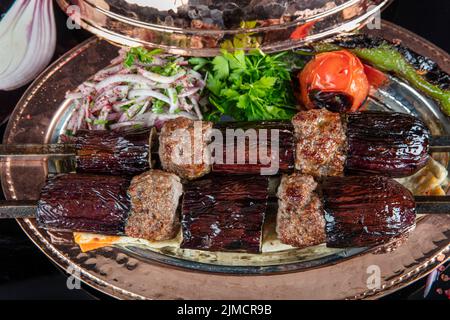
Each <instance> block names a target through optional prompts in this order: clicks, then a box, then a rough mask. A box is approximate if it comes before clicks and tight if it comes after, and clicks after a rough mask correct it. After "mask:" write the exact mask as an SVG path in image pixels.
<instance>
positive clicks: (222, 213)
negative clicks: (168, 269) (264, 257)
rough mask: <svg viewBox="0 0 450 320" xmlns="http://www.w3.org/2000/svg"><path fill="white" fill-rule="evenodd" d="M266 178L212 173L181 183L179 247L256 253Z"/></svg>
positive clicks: (265, 198)
mask: <svg viewBox="0 0 450 320" xmlns="http://www.w3.org/2000/svg"><path fill="white" fill-rule="evenodd" d="M267 200H268V178H267V177H263V176H234V177H227V176H212V177H208V178H203V179H201V180H197V181H193V182H190V183H188V184H187V185H186V186H185V193H184V199H183V205H182V219H181V226H182V231H183V241H182V243H181V248H183V249H196V250H208V251H235V252H248V253H259V252H260V250H261V239H262V226H263V223H264V219H265V213H266V210H267Z"/></svg>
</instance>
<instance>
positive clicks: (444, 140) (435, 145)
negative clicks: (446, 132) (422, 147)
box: [430, 136, 450, 152]
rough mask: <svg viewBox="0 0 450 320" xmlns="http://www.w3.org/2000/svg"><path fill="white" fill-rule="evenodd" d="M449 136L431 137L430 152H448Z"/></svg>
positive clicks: (449, 146) (449, 145) (449, 147)
mask: <svg viewBox="0 0 450 320" xmlns="http://www.w3.org/2000/svg"><path fill="white" fill-rule="evenodd" d="M449 151H450V136H437V137H432V138H431V141H430V152H449Z"/></svg>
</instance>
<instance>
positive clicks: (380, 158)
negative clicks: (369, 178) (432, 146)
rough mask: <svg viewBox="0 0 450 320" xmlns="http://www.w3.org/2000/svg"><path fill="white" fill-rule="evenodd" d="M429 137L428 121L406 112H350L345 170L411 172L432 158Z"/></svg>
mask: <svg viewBox="0 0 450 320" xmlns="http://www.w3.org/2000/svg"><path fill="white" fill-rule="evenodd" d="M429 137H430V133H429V131H428V129H427V127H426V126H425V124H424V123H423V122H422V121H420V120H419V119H418V118H416V117H413V116H410V115H407V114H401V113H390V114H389V115H388V116H387V115H386V113H382V112H361V113H351V114H348V115H347V143H348V152H347V160H346V163H345V171H346V173H348V174H353V175H354V174H383V175H386V176H391V177H402V176H409V175H412V174H414V173H415V172H417V171H418V170H419V169H421V168H422V167H424V166H425V164H426V163H427V161H428V159H429V154H428V151H429Z"/></svg>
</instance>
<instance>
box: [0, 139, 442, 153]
mask: <svg viewBox="0 0 450 320" xmlns="http://www.w3.org/2000/svg"><path fill="white" fill-rule="evenodd" d="M430 152H450V136H437V137H433V138H432V139H431V141H430ZM152 153H155V150H152ZM75 155H76V150H75V147H74V146H73V145H71V144H58V143H55V144H0V158H3V157H31V158H32V157H48V158H67V157H74V156H75Z"/></svg>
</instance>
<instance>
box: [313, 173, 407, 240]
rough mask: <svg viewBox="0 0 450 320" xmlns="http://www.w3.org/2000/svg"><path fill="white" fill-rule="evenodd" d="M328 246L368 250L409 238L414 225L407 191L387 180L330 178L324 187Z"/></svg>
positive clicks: (376, 178) (381, 178) (373, 177)
mask: <svg viewBox="0 0 450 320" xmlns="http://www.w3.org/2000/svg"><path fill="white" fill-rule="evenodd" d="M322 194H323V208H324V214H325V221H326V224H325V231H326V238H327V239H326V240H327V246H329V247H334V248H345V247H366V246H372V245H377V244H382V243H386V242H388V241H391V240H392V239H395V238H401V237H403V236H406V235H407V233H408V231H410V230H412V229H413V227H414V226H415V201H414V197H413V195H412V194H411V192H409V190H408V189H406V188H405V187H403V186H402V185H401V184H400V183H398V182H396V181H395V180H392V179H389V178H386V177H378V176H372V177H343V178H340V177H330V178H326V179H325V181H324V182H323V184H322Z"/></svg>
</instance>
